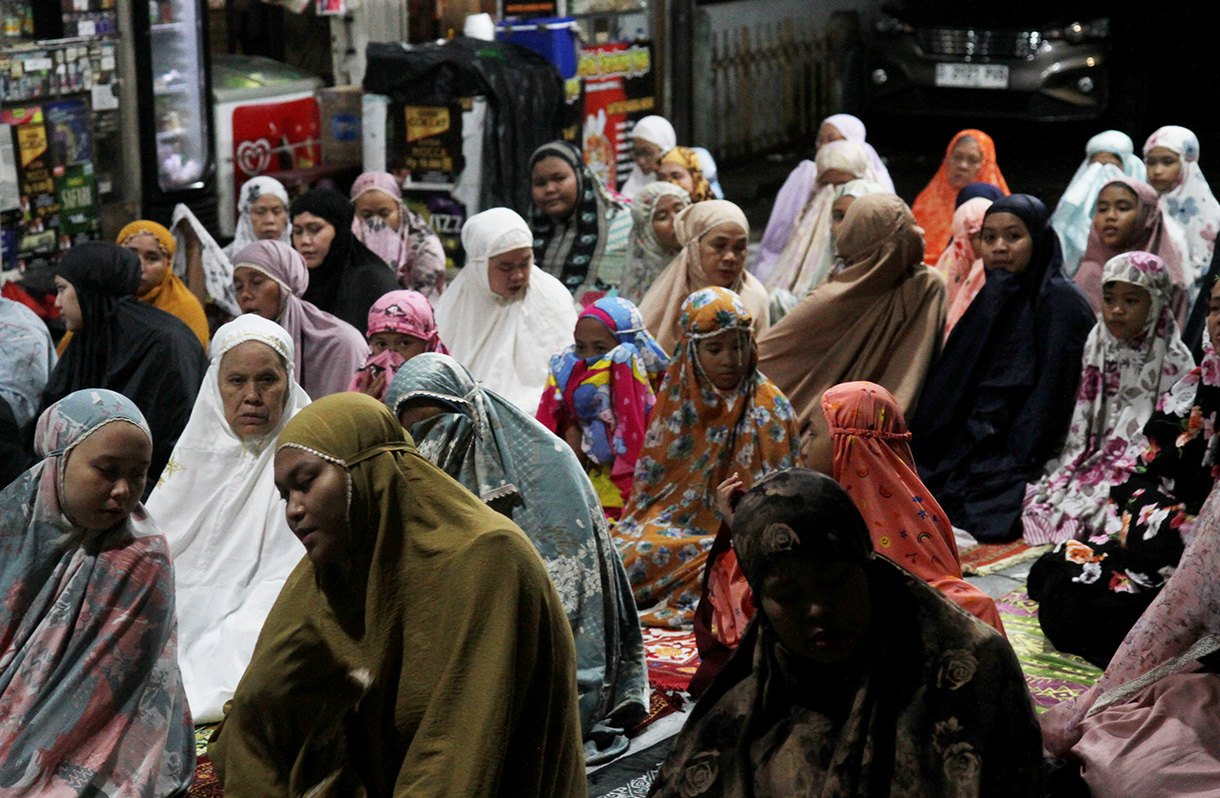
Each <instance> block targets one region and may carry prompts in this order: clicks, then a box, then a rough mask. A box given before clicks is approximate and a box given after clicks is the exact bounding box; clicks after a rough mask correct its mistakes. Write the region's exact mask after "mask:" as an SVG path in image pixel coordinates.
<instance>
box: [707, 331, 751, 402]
mask: <svg viewBox="0 0 1220 798" xmlns="http://www.w3.org/2000/svg"><path fill="white" fill-rule="evenodd" d="M750 347H751V341H750V335H749V333H747V332H744V331H742V330H725V331H724V332H722V333H719V334H718V335H713V336H712V337H710V338H704V339H702V340H700V341H699V342H698V344H696V346H695V351H696V353H697V355H698V358H699V368H700V369H702V371H703V373H704V375H706V376H707V378H708V379H709V380H711V382H712V385H715V386H716V387H717V388H718V389H719V390H722V391H731V390H733V389H734V388H736V387H737V386H738V385H741V381H742V380H743V379H745V377H746V371H748V370H749V368H750Z"/></svg>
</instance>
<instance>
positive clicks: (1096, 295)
mask: <svg viewBox="0 0 1220 798" xmlns="http://www.w3.org/2000/svg"><path fill="white" fill-rule="evenodd" d="M1159 201H1160V200H1159V197H1158V195H1157V193H1156V189H1154V188H1153V187H1152V186H1150V185H1148V184H1147V183H1145V182H1144V181H1142V180H1136V179H1135V178H1134V177H1126V176H1123V177H1116V178H1114V179H1113V180H1111V181H1110V182H1109V183H1106V184H1105V185H1104V186H1102V188H1101V191H1100V192H1098V194H1097V199H1096V200H1095V201H1094V202H1093V229H1091V230H1090V231H1089V243H1088V246H1087V247H1086V249H1085V251H1084V258H1083V259H1082V260H1081V262H1080V268H1078V269H1077V270H1076V278H1075V279H1076V285H1078V286H1080V289H1081V290H1082V291H1084V295H1085V297H1087V298H1088V300H1089V304H1090V305H1092V307H1093V312H1094V313H1096V314H1098V316H1100V315H1101V293H1102V292H1101V287H1102V282H1101V273H1102V270H1103V269H1104V267H1105V265H1106V264H1107V263H1108V262H1109V261H1110V259H1111V258H1113V257H1115V256H1116V255H1121V254H1122V253H1124V252H1151V253H1152V254H1153V255H1156V256H1157V257H1158V258H1160V259H1161V260H1162V261H1164V262H1165V268H1166V269H1168V270H1169V279H1170V280H1171V281H1172V283H1173V289H1174V293H1173V298H1172V299H1171V300H1170V303H1169V306H1170V307H1171V308H1172V309H1173V313H1174V315H1175V316H1176V317H1177V319H1178V323H1179V324H1180V323H1183V322H1184V321H1185V318H1186V317H1185V313H1186V307H1187V301H1188V296H1189V293H1190V288H1191V280H1190V278H1189V277H1188V276H1187V273H1186V269H1187V268H1188V267H1189V263H1188V259H1189V255H1188V252H1187V248H1186V239H1185V237H1184V235H1183V233H1182V228H1181V227H1180V226H1178V223H1177V222H1175V221H1173V219H1172V217H1170V215H1169V214H1168V213H1167V212H1166V211H1165V209H1164V208H1163V207H1162V206H1161V205H1160V204H1159Z"/></svg>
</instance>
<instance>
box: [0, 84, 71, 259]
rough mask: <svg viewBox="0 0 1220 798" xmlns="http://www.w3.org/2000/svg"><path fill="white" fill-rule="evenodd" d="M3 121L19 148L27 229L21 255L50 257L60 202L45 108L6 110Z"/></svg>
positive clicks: (19, 179)
mask: <svg viewBox="0 0 1220 798" xmlns="http://www.w3.org/2000/svg"><path fill="white" fill-rule="evenodd" d="M0 122H4V123H5V124H8V125H11V126H12V130H13V137H14V139H15V143H16V149H17V163H18V167H17V185H18V188H19V190H20V192H21V197H20V207H21V225H22V228H23V229H22V235H21V239H20V241H19V243H18V245H17V251H18V255H19V257H20V256H27V257H28V256H35V255H50V254H52V253H54V251H55V248H56V245H57V243H58V242H57V239H56V231H57V230H58V228H59V199H58V198H57V197H56V194H55V176H54V174H53V173H52V171H51V160H50V152H49V148H48V142H47V129H46V124H45V122H44V118H43V113H42V107H41V106H33V107H26V108H6V109H4V111H2V112H0Z"/></svg>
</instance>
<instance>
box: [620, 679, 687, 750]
mask: <svg viewBox="0 0 1220 798" xmlns="http://www.w3.org/2000/svg"><path fill="white" fill-rule="evenodd" d="M648 686H649V687H651V688H652V689H651V690H649V695H648V717H646V718H644V721H643V722H642V723H640V725H638V726H636V727H635V728H634V729H632V730H631V731H630V732H628V734H627V736H628V737H635V736H636V735H638V734H640V733H641V732H642V731H644V730H645V729H647V728H648V727H649V726H651V725H652V724H654V723H656V722H657V721H658V720H660V719H661V718H663V717H665V716H666V715H672V714H673V713H675V712H677V711H678V710H680V709H682V706H683V703H684V701H683V698H682V691H681V690H672V689H668V688H666V687H663V686H661V685H658V684H654V683H653V682H649V683H648Z"/></svg>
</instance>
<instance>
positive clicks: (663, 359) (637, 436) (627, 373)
mask: <svg viewBox="0 0 1220 798" xmlns="http://www.w3.org/2000/svg"><path fill="white" fill-rule="evenodd" d="M666 185H668V184H666ZM574 336H575V339H576V343H574V344H573V345H571V346H569V347H567V348H566V349H564V350H563V351H562V352H559V353H558V354H556V355H554V356H553V357H552V358H551V373H550V376H549V377H548V378H547V382H546V388H545V389H543V391H542V402H541V403H540V404H539V405H538V414H537V418H538V420H539V421H540V422H542V424H543V426H545V427H546V428H547V429H549V430H550V431H551V432H553V433H555V434H556V435H558V436H560V437H561V438H563V439H564V440H566V441H568V443H569V444H570V445H571V447H572V450H573V451H574V452H575V453H576V456H577V458H578V459H579V460H580V462H581V465H583V466H584V467H585V470H586V471H587V472H588V474H589V479H590V481H592V482H593V487H594V489H595V490H596V491H597V495H598V498H599V499H600V500H601V505H602V508H603V509H604V510H605V511H606V517H607V518H612V519H615V520H618V518H619V516H620V515H622V511H623V505H625V504H626V503H627V497H628V496H630V495H631V479H632V476H633V475H634V474H635V461H636V458H637V457H639V454H640V447H641V446H643V445H644V433H645V432H646V431H647V429H648V413H649V411H650V410H652V406H653V405H654V404H655V403H656V395H655V393H654V391H655V389H656V388H658V387H660V385H661V378H662V377H664V376H665V369H666V367H667V366H668V365H669V357H668V356H666V354H665V350H663V349H662V348H661V345H660V344H658V343H657V340H656V339H655V338H653V337H652V333H650V332H648V329H647V328H646V327H645V326H644V319H643V317H641V316H640V310H639V308H637V307H636V306H635V305H633V304H632V303H630V302H628V301H627V300H626V299H621V298H619V297H604V298H602V299H599V300H597V302H594V303H593V304H592V305H590V306H589V307H588V308H586V309H585V311H584V312H583V313H581V314H580V317H579V318H578V319H577V320H576V330H575V333H574Z"/></svg>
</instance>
